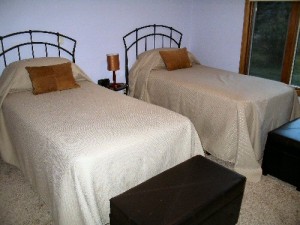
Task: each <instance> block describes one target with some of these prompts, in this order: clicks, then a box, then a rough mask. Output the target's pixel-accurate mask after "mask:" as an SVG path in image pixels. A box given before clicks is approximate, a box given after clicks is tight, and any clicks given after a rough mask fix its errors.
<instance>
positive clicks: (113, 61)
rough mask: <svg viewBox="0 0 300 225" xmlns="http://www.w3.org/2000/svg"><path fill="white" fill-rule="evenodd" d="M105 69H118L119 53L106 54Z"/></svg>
mask: <svg viewBox="0 0 300 225" xmlns="http://www.w3.org/2000/svg"><path fill="white" fill-rule="evenodd" d="M106 56H107V70H109V71H116V70H119V69H120V61H119V54H107V55H106Z"/></svg>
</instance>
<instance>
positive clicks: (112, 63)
mask: <svg viewBox="0 0 300 225" xmlns="http://www.w3.org/2000/svg"><path fill="white" fill-rule="evenodd" d="M106 56H107V70H108V71H113V83H112V86H113V87H114V88H117V87H118V84H117V83H116V70H119V69H120V61H119V54H107V55H106Z"/></svg>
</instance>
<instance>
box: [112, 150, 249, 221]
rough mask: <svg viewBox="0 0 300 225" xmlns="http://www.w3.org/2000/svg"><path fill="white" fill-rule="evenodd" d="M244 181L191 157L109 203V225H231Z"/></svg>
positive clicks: (205, 161)
mask: <svg viewBox="0 0 300 225" xmlns="http://www.w3.org/2000/svg"><path fill="white" fill-rule="evenodd" d="M245 181H246V178H245V177H244V176H242V175H240V174H238V173H236V172H233V171H231V170H229V169H227V168H225V167H223V166H221V165H218V164H217V163H214V162H212V161H211V160H208V159H206V158H204V157H202V156H195V157H193V158H191V159H189V160H187V161H185V162H183V163H181V164H179V165H177V166H175V167H173V168H171V169H169V170H167V171H165V172H163V173H161V174H159V175H157V176H155V177H153V178H151V179H149V180H147V181H145V182H144V183H142V184H140V185H138V186H136V187H134V188H132V189H130V190H128V191H126V192H124V193H123V194H120V195H118V196H116V197H114V198H112V199H110V208H111V213H110V225H183V224H184V225H190V224H195V225H196V224H197V225H198V224H205V225H221V224H222V225H232V224H236V223H237V221H238V217H239V212H240V207H241V202H242V198H243V194H244V188H245Z"/></svg>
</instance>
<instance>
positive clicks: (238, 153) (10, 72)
mask: <svg viewBox="0 0 300 225" xmlns="http://www.w3.org/2000/svg"><path fill="white" fill-rule="evenodd" d="M148 30H150V32H149V31H148ZM21 35H22V36H23V35H24V36H25V37H27V36H28V37H29V40H28V41H23V42H20V44H17V45H15V46H10V47H6V41H7V42H9V41H8V40H9V39H10V38H14V40H16V37H18V38H17V40H18V39H20V38H19V36H21ZM35 35H37V37H38V38H40V36H41V35H46V39H44V40H43V41H40V40H38V39H36V38H35ZM52 36H53V37H52ZM132 36H133V37H132ZM61 37H64V38H65V39H66V40H67V41H68V42H70V43H71V44H70V48H69V49H70V50H68V49H67V48H66V47H64V46H65V45H67V44H66V43H65V44H64V46H61V45H60V41H59V40H60V38H61ZM181 39H182V34H181V33H180V32H178V31H177V30H175V29H173V28H171V27H168V26H163V25H149V26H144V27H140V28H137V29H135V30H133V31H132V32H130V33H128V34H127V35H125V36H124V38H123V40H124V44H125V65H126V82H127V83H128V84H129V94H130V95H131V96H133V97H134V98H131V97H128V96H124V95H120V94H118V93H115V92H113V91H111V90H109V89H106V88H103V87H101V86H98V85H96V84H94V83H93V82H91V80H90V79H89V77H88V76H87V75H86V74H85V73H84V72H83V71H82V70H81V69H80V67H79V66H78V65H77V64H75V55H74V54H75V46H76V41H75V40H74V39H72V38H69V37H68V36H65V35H62V34H59V33H54V32H47V31H25V32H19V33H13V34H10V35H6V36H3V37H0V41H1V47H2V52H1V53H0V60H1V59H2V60H3V62H4V65H5V67H6V68H5V69H4V71H3V73H2V75H1V77H0V106H1V110H0V132H1V133H0V141H1V144H0V153H1V158H2V159H3V160H4V161H5V162H7V163H10V164H13V165H15V166H17V167H19V168H20V169H21V170H22V172H23V173H24V175H25V176H26V178H27V179H28V180H29V181H30V183H31V185H32V186H33V188H34V189H35V190H36V191H37V192H38V193H39V194H40V196H41V197H42V198H43V200H44V201H45V202H46V203H47V204H48V205H49V207H50V208H51V212H52V216H53V220H54V223H55V224H60V225H65V224H89V225H91V224H101V225H105V224H107V223H109V199H110V198H111V197H113V196H116V195H118V194H120V193H122V192H124V191H126V190H128V189H129V188H131V187H133V186H135V185H137V184H139V183H141V182H143V181H145V180H147V179H149V178H150V177H153V176H155V175H157V174H159V173H160V172H162V171H164V170H166V169H168V168H171V167H173V166H175V165H177V164H179V163H181V162H183V161H185V160H187V159H189V158H191V157H192V156H194V155H198V154H201V155H204V152H203V149H202V145H203V148H204V149H205V150H206V151H207V152H209V153H211V154H213V155H214V156H216V157H218V158H220V159H222V160H225V161H229V162H232V163H234V168H235V170H236V171H238V172H240V173H242V174H243V175H246V176H247V178H248V180H252V181H258V180H259V179H260V176H261V167H260V161H261V159H262V156H263V149H264V144H265V141H266V137H267V133H268V131H270V130H272V129H274V128H276V127H278V126H280V125H282V124H284V123H285V122H287V121H289V120H291V119H293V118H295V117H298V116H299V115H300V114H299V103H298V99H297V96H296V92H295V91H294V90H293V89H292V88H291V87H289V86H287V85H285V84H281V83H279V82H274V81H269V80H264V79H261V78H254V77H250V76H242V75H240V74H236V73H231V72H228V71H223V70H219V69H215V68H209V67H206V66H203V65H201V64H200V63H199V61H198V60H197V59H196V57H195V56H194V55H193V54H192V53H190V52H188V51H187V50H186V49H178V48H180V47H181ZM50 40H54V41H53V42H52V41H50ZM158 46H159V47H158ZM23 48H25V52H27V53H28V52H30V56H31V59H22V49H23ZM141 48H142V49H143V50H142V52H141V50H140V49H141ZM41 49H42V50H41ZM151 49H152V50H151ZM161 51H165V53H161ZM178 51H179V52H178ZM37 52H45V55H43V56H42V57H41V56H37ZM53 52H55V53H58V57H57V56H55V57H53V56H51V57H50V55H51V54H50V53H53ZM11 53H17V55H18V60H19V61H16V62H13V63H8V62H7V61H8V59H10V58H13V57H12V56H11ZM164 54H165V55H167V59H166V58H164V56H163V55H164ZM174 54H175V55H174ZM178 54H179V58H178ZM168 56H171V59H174V57H175V59H176V60H177V61H176V60H175V61H176V62H178V64H179V66H178V65H174V61H172V60H171V62H170V61H169V62H166V61H168ZM68 57H69V58H70V59H67V58H68ZM132 57H133V58H134V60H133V61H132V67H131V66H130V60H129V59H130V58H132ZM162 57H163V58H164V60H165V61H164V60H163V58H162ZM172 57H173V58H172ZM181 57H184V60H183V59H182V58H181ZM26 58H28V57H26ZM136 59H137V60H136ZM187 59H188V60H187ZM175 64H176V63H175ZM61 65H63V67H64V68H63V69H58V68H60V66H61ZM166 65H167V68H168V69H170V70H167V69H166ZM129 67H131V69H130V71H129ZM174 68H175V69H174ZM179 68H180V69H179ZM41 71H42V72H41ZM49 71H50V72H49ZM62 71H67V72H62ZM65 73H66V74H68V77H67V78H66V77H64V75H65ZM43 74H44V75H43ZM45 74H46V75H45ZM70 74H71V75H70ZM60 76H63V77H64V78H63V79H62V78H61V77H60ZM70 76H71V78H72V79H71V78H70ZM45 79H46V81H45ZM47 79H50V80H47ZM70 81H71V85H70ZM64 82H66V83H67V84H66V83H64ZM45 84H46V85H45ZM47 84H51V85H52V86H51V87H50V86H47ZM136 98H137V99H136ZM138 99H140V100H143V101H140V100H138ZM111 102H114V104H111ZM146 102H148V103H153V104H148V103H146ZM155 105H158V106H155ZM159 106H162V107H159ZM164 108H167V109H164ZM168 109H170V110H168ZM172 111H175V112H178V113H180V114H182V115H184V116H182V115H180V114H178V113H175V112H172ZM133 115H134V116H133ZM187 117H188V118H189V119H188V118H187ZM198 135H199V136H200V139H201V141H200V139H199V136H198Z"/></svg>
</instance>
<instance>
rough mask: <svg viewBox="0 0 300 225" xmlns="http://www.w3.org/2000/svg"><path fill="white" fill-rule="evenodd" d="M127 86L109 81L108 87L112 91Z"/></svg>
mask: <svg viewBox="0 0 300 225" xmlns="http://www.w3.org/2000/svg"><path fill="white" fill-rule="evenodd" d="M126 87H127V85H126V84H124V83H110V84H109V86H108V88H109V89H111V90H114V91H120V90H123V89H125V88H126Z"/></svg>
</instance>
